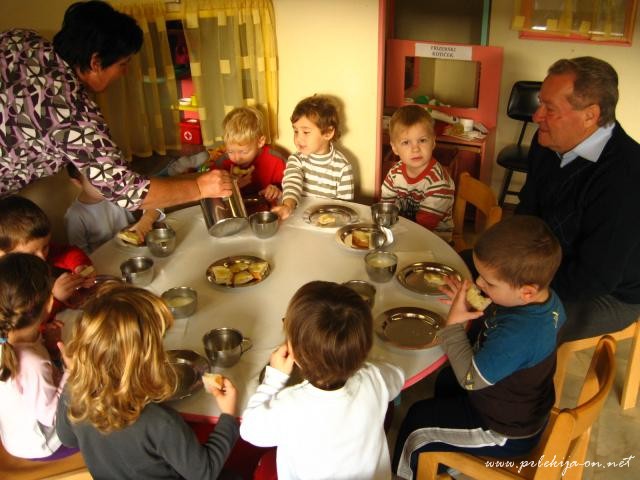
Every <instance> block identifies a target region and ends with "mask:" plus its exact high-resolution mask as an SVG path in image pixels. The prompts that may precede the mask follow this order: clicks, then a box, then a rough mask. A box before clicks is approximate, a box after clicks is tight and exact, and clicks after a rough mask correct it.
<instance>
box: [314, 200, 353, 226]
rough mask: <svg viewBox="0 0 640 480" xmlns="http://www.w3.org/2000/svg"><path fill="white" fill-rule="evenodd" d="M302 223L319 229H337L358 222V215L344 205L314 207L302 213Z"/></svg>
mask: <svg viewBox="0 0 640 480" xmlns="http://www.w3.org/2000/svg"><path fill="white" fill-rule="evenodd" d="M303 218H304V221H305V222H307V223H310V224H311V225H314V226H316V227H321V228H338V227H342V226H344V225H348V224H350V223H355V222H357V221H358V214H357V213H356V211H355V210H353V209H352V208H349V207H346V206H344V205H316V206H314V207H310V208H308V209H306V210H305V211H304V214H303Z"/></svg>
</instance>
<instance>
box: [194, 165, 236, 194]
mask: <svg viewBox="0 0 640 480" xmlns="http://www.w3.org/2000/svg"><path fill="white" fill-rule="evenodd" d="M196 183H197V184H198V189H199V190H200V198H219V197H230V196H231V193H232V190H231V188H232V183H231V176H230V175H229V172H227V171H226V170H210V171H208V172H205V173H202V174H201V175H198V177H197V178H196Z"/></svg>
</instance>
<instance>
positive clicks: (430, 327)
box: [374, 307, 444, 350]
mask: <svg viewBox="0 0 640 480" xmlns="http://www.w3.org/2000/svg"><path fill="white" fill-rule="evenodd" d="M374 323H375V327H374V328H375V332H376V335H378V337H379V338H380V339H381V340H382V341H383V342H386V343H389V344H391V345H393V346H395V347H398V348H401V349H403V350H420V349H423V348H428V347H431V346H433V345H435V344H436V333H437V332H438V330H440V328H441V327H442V326H443V325H444V320H443V318H442V317H441V316H440V315H438V314H437V313H434V312H432V311H430V310H425V309H423V308H417V307H400V308H392V309H390V310H387V311H386V312H384V313H382V314H380V315H379V316H378V317H376V320H375V322H374Z"/></svg>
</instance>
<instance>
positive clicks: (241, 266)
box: [229, 260, 251, 273]
mask: <svg viewBox="0 0 640 480" xmlns="http://www.w3.org/2000/svg"><path fill="white" fill-rule="evenodd" d="M249 265H251V263H250V262H249V261H247V260H245V261H242V262H237V263H232V264H231V265H229V270H231V271H232V272H233V273H238V272H242V271H244V270H249Z"/></svg>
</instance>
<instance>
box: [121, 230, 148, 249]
mask: <svg viewBox="0 0 640 480" xmlns="http://www.w3.org/2000/svg"><path fill="white" fill-rule="evenodd" d="M117 237H118V238H119V239H120V240H122V241H123V242H126V243H130V244H131V245H135V246H140V245H142V243H143V241H142V240H140V238H139V237H138V234H137V233H136V232H134V231H133V230H120V231H119V232H118V235H117Z"/></svg>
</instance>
